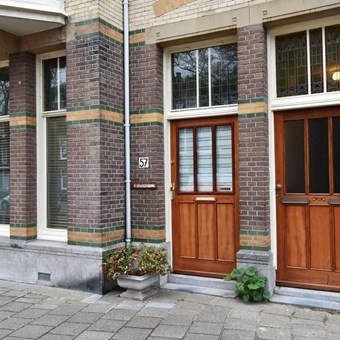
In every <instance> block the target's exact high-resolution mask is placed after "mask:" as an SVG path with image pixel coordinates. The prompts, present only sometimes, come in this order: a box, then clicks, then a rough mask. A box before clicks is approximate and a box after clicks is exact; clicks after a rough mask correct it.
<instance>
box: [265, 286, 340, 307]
mask: <svg viewBox="0 0 340 340" xmlns="http://www.w3.org/2000/svg"><path fill="white" fill-rule="evenodd" d="M270 302H276V303H283V304H290V305H297V306H301V307H312V308H320V309H328V310H336V311H340V293H335V292H327V291H320V290H312V289H302V288H290V287H278V286H277V287H275V289H274V294H273V296H272V297H271V298H270Z"/></svg>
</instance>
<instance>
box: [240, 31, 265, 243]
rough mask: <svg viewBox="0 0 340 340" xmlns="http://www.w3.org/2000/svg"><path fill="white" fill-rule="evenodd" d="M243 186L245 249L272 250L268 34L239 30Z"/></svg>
mask: <svg viewBox="0 0 340 340" xmlns="http://www.w3.org/2000/svg"><path fill="white" fill-rule="evenodd" d="M237 37H238V60H239V63H238V93H239V122H238V126H239V184H240V232H241V236H240V242H241V249H242V248H243V249H253V250H267V249H269V247H270V238H269V237H268V235H269V234H270V231H269V229H270V219H269V213H270V211H269V209H270V207H269V154H268V152H269V151H268V144H269V141H268V117H267V71H266V69H267V57H266V32H265V30H264V28H263V26H262V25H254V26H249V27H243V28H239V29H238V31H237Z"/></svg>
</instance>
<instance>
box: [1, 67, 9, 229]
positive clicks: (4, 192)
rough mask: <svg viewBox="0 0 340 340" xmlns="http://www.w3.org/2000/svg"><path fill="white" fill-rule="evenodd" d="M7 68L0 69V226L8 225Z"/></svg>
mask: <svg viewBox="0 0 340 340" xmlns="http://www.w3.org/2000/svg"><path fill="white" fill-rule="evenodd" d="M8 105H9V68H8V67H7V66H6V67H0V117H1V119H0V224H9V202H10V199H9V198H10V195H9V184H10V182H9V171H10V168H9V122H8V120H9V116H8V114H9V112H8Z"/></svg>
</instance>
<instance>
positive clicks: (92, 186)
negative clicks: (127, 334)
mask: <svg viewBox="0 0 340 340" xmlns="http://www.w3.org/2000/svg"><path fill="white" fill-rule="evenodd" d="M70 31H72V30H70ZM73 33H74V35H69V36H68V42H67V49H66V53H67V55H66V58H67V138H68V243H69V244H72V245H85V246H93V247H105V246H111V245H113V244H116V243H120V242H123V241H124V233H125V225H124V199H125V194H124V141H123V140H124V130H123V51H122V40H123V36H122V31H121V30H119V29H118V28H115V27H113V26H112V25H111V24H109V23H107V22H105V21H104V20H102V19H99V18H97V19H91V20H88V21H82V22H79V23H77V24H75V26H74V31H73Z"/></svg>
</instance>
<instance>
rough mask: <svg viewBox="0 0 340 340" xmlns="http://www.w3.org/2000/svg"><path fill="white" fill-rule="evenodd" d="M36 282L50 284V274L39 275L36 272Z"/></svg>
mask: <svg viewBox="0 0 340 340" xmlns="http://www.w3.org/2000/svg"><path fill="white" fill-rule="evenodd" d="M38 280H39V281H46V282H50V281H51V274H49V273H39V272H38Z"/></svg>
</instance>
